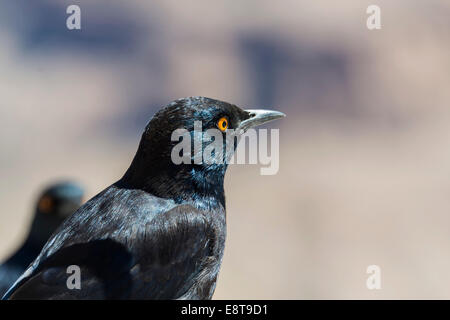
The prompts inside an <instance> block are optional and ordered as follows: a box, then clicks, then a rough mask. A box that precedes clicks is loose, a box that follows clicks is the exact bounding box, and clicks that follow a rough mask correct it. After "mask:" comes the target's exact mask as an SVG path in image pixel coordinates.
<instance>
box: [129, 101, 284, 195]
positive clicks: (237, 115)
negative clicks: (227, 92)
mask: <svg viewBox="0 0 450 320" xmlns="http://www.w3.org/2000/svg"><path fill="white" fill-rule="evenodd" d="M284 116H285V115H284V114H283V113H281V112H278V111H272V110H253V109H252V110H244V109H241V108H239V107H237V106H236V105H233V104H230V103H227V102H223V101H219V100H214V99H210V98H205V97H189V98H183V99H179V100H175V101H173V102H172V103H170V104H169V105H167V106H166V107H164V108H163V109H161V110H160V111H158V112H157V113H156V114H155V116H154V117H153V118H152V119H151V120H150V122H149V123H148V125H147V127H146V128H145V131H144V133H143V135H142V138H141V142H140V146H139V149H138V152H137V154H136V156H135V159H134V160H133V163H132V165H131V167H130V169H129V170H128V172H127V173H126V175H125V177H124V178H125V180H127V181H129V182H131V181H133V182H134V183H135V185H138V186H141V187H142V186H143V185H145V186H147V187H148V186H151V188H150V189H151V191H152V193H155V194H158V195H162V196H169V197H174V198H176V197H179V196H181V197H182V198H183V196H184V195H186V194H187V193H190V192H192V191H194V192H196V193H198V194H205V193H206V194H210V193H212V196H217V193H221V192H222V193H223V180H224V175H225V172H226V169H227V162H228V159H229V158H230V157H231V156H232V154H233V152H234V150H235V149H236V146H237V143H238V141H239V139H240V137H241V136H242V135H243V134H244V133H245V132H246V131H247V130H248V129H249V128H252V127H255V126H257V125H260V124H263V123H266V122H269V121H271V120H275V119H278V118H281V117H284ZM208 147H209V149H208ZM136 183H137V184H136ZM139 184H140V185H139Z"/></svg>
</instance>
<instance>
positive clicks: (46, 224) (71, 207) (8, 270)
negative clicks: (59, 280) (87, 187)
mask: <svg viewBox="0 0 450 320" xmlns="http://www.w3.org/2000/svg"><path fill="white" fill-rule="evenodd" d="M83 196H84V190H83V188H82V187H81V185H79V184H78V183H75V182H72V181H58V182H55V183H52V184H49V185H48V186H47V187H46V188H45V189H44V190H43V191H42V192H41V194H40V196H39V197H38V200H37V202H36V205H35V209H34V214H33V220H32V223H31V226H30V228H29V231H28V234H27V237H26V239H25V241H24V242H23V243H22V245H21V246H20V247H19V249H17V250H16V251H15V252H14V253H13V254H11V255H10V256H9V258H7V259H6V261H5V262H3V263H2V264H1V265H0V295H2V296H3V294H4V293H5V292H6V291H7V290H8V289H9V287H11V285H12V284H13V283H14V282H15V281H16V280H17V279H18V278H19V277H20V276H21V275H22V273H23V272H24V271H25V270H26V269H27V267H28V266H29V265H30V263H31V262H33V260H34V259H35V258H36V257H37V256H38V255H39V253H40V252H41V249H42V247H43V246H44V245H45V243H46V242H47V240H48V239H49V238H50V236H51V235H52V233H53V232H54V231H55V230H56V229H57V228H58V227H59V226H60V225H61V223H62V222H63V221H64V219H66V218H67V217H68V216H70V215H71V214H72V213H74V212H75V211H76V210H77V209H78V208H79V207H80V206H81V203H82V199H83Z"/></svg>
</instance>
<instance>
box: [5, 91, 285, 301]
mask: <svg viewBox="0 0 450 320" xmlns="http://www.w3.org/2000/svg"><path fill="white" fill-rule="evenodd" d="M283 116H284V114H282V113H281V112H277V111H269V110H243V109H240V108H238V107H237V106H235V105H232V104H229V103H226V102H222V101H217V100H214V99H209V98H204V97H190V98H184V99H180V100H176V101H174V102H172V103H170V104H169V105H168V106H166V107H165V108H163V109H162V110H160V111H159V112H157V113H156V114H155V116H154V117H153V118H152V119H151V121H150V122H149V123H148V125H147V127H146V129H145V131H144V133H143V134H142V138H141V142H140V144H139V147H138V150H137V152H136V155H135V157H134V159H133V161H132V163H131V165H130V167H129V169H128V170H127V171H126V173H125V174H124V176H123V177H122V178H121V179H120V180H119V181H117V182H116V183H114V184H113V185H111V186H109V187H108V188H106V189H105V190H103V191H102V192H100V193H99V194H98V195H96V196H95V197H94V198H92V199H91V200H89V201H88V202H87V203H85V204H84V205H83V206H82V207H81V208H80V209H79V210H78V211H77V212H76V213H74V214H73V215H72V216H71V217H70V218H69V219H68V220H66V221H65V222H64V224H63V225H62V227H61V228H60V229H59V230H58V232H57V233H56V234H54V235H53V236H52V237H51V239H50V240H49V241H48V242H47V244H46V245H45V247H44V249H43V250H42V252H41V253H40V254H39V256H38V257H37V259H36V260H35V261H34V262H33V264H32V265H31V266H30V267H29V268H28V269H27V270H26V271H25V272H24V274H23V275H22V276H21V277H20V278H19V280H18V281H17V282H16V283H15V284H14V286H13V287H12V288H11V289H10V290H9V291H8V293H7V294H6V295H5V296H4V299H7V298H9V297H11V298H12V299H210V298H211V297H212V295H213V293H214V289H215V286H216V279H217V275H218V272H219V268H220V264H221V261H222V256H223V251H224V245H225V235H226V225H225V195H224V188H223V182H224V175H225V171H226V168H227V164H226V161H225V162H222V163H220V161H217V163H206V161H204V162H202V163H198V162H195V157H196V153H195V152H194V153H190V154H188V155H189V160H193V161H189V162H187V163H182V164H175V163H174V161H172V160H173V158H172V156H173V154H172V152H173V150H174V149H173V148H174V147H175V145H176V144H177V143H178V141H176V142H175V141H172V139H171V137H172V133H173V132H174V131H175V130H176V129H179V128H185V129H186V130H187V131H188V132H189V135H190V136H191V137H193V139H194V141H198V140H195V139H198V136H196V134H195V130H194V129H195V128H194V121H202V126H203V130H206V129H218V130H220V132H219V134H222V135H223V136H224V137H226V133H227V132H234V134H233V135H232V136H233V139H235V140H233V141H237V140H238V139H239V137H240V136H241V135H242V134H243V133H244V132H245V131H246V130H247V129H248V128H250V127H253V126H256V125H259V124H262V123H266V122H268V121H271V120H274V119H277V118H280V117H283ZM231 129H235V130H231ZM226 141H228V138H226V139H223V147H226ZM201 143H202V145H206V142H205V141H204V140H201ZM233 143H234V142H233ZM194 144H195V142H194ZM190 145H191V144H190V143H189V146H190ZM235 146H236V145H235V144H234V146H233V150H234V148H235ZM227 156H228V155H227ZM224 157H225V155H224ZM74 265H75V266H77V267H78V268H79V273H78V276H77V273H76V272H75V271H74V273H73V274H72V273H71V272H72V271H71V270H73V269H68V267H69V266H72V267H73V266H74ZM69 277H70V278H69ZM77 279H78V280H77ZM71 281H73V282H71ZM77 281H78V285H76V283H77ZM69 282H70V283H71V284H72V285H71V286H69V285H68V284H69Z"/></svg>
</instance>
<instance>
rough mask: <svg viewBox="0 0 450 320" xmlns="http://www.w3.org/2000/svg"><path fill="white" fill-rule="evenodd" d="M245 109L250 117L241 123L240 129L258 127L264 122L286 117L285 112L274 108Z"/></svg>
mask: <svg viewBox="0 0 450 320" xmlns="http://www.w3.org/2000/svg"><path fill="white" fill-rule="evenodd" d="M245 111H246V112H248V113H249V114H250V118H248V119H247V120H244V121H242V122H241V124H240V125H239V129H242V130H244V131H245V130H247V129H248V128H252V127H256V126H259V125H261V124H263V123H266V122H269V121H272V120H275V119H279V118H284V117H286V115H285V114H284V113H282V112H279V111H274V110H257V109H247V110H245Z"/></svg>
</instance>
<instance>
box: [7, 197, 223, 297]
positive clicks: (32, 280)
mask: <svg viewBox="0 0 450 320" xmlns="http://www.w3.org/2000/svg"><path fill="white" fill-rule="evenodd" d="M125 230H126V232H125V231H124V232H119V233H115V234H111V235H110V237H103V238H99V239H91V240H89V241H87V242H82V243H75V244H70V245H62V246H61V248H60V249H58V250H57V251H56V252H53V253H52V254H51V255H49V256H47V257H46V258H43V259H41V261H39V262H38V263H34V265H33V266H32V267H30V269H28V270H27V271H26V272H25V274H24V275H23V276H22V277H21V279H19V280H18V282H17V283H16V284H15V285H14V287H13V288H12V289H11V290H10V292H9V293H8V294H7V296H10V297H11V298H12V299H127V298H134V299H176V298H183V297H186V295H189V294H191V293H189V292H188V291H192V290H196V293H198V294H199V296H202V294H205V296H207V295H208V294H209V292H207V293H206V292H202V290H203V291H207V290H209V289H210V287H211V286H213V285H214V284H215V280H216V276H217V274H205V273H204V269H205V267H206V266H207V265H208V264H212V263H214V261H213V260H214V251H215V250H216V246H217V241H216V236H217V235H216V234H215V229H214V228H213V227H211V224H210V221H208V218H207V217H205V215H204V213H202V212H201V211H199V210H197V209H195V208H193V207H191V206H186V205H180V206H176V207H174V208H173V209H171V210H168V211H165V212H163V213H160V214H158V216H157V217H155V218H154V219H153V220H151V222H148V223H147V224H146V223H143V225H142V224H140V225H138V224H134V225H133V226H132V227H127V228H125ZM70 266H76V267H78V268H79V271H80V272H79V280H80V281H79V286H78V285H77V284H78V282H77V278H76V277H77V270H76V269H74V267H70ZM199 280H201V281H199ZM201 283H203V284H205V285H204V286H201V285H199V284H201ZM196 286H197V287H196ZM193 295H194V296H196V294H193Z"/></svg>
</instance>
